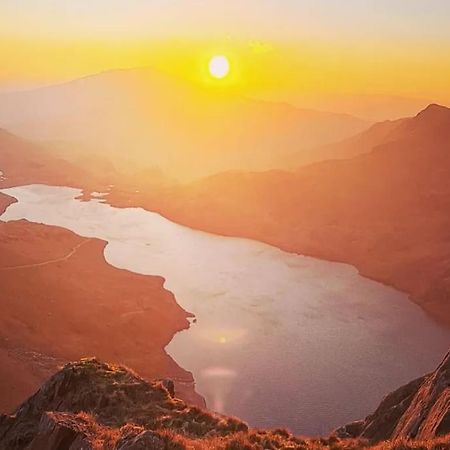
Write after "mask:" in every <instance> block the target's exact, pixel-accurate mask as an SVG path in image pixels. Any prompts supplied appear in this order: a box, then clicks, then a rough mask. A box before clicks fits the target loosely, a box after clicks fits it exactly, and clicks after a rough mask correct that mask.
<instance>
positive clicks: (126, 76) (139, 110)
mask: <svg viewBox="0 0 450 450" xmlns="http://www.w3.org/2000/svg"><path fill="white" fill-rule="evenodd" d="M368 125H369V123H368V122H365V121H363V120H360V119H357V118H355V117H352V116H349V115H345V114H334V113H326V112H318V111H313V110H305V109H299V108H295V107H293V106H290V105H288V104H285V103H273V102H266V101H261V100H251V99H247V98H243V97H241V96H239V95H237V94H236V93H234V92H232V91H229V90H226V89H220V88H219V89H215V88H211V87H203V86H198V85H194V84H191V83H188V82H185V81H181V80H179V79H176V78H173V77H170V76H168V75H164V74H162V73H159V72H157V71H154V70H151V69H133V70H117V71H111V72H105V73H101V74H98V75H93V76H90V77H86V78H82V79H78V80H75V81H72V82H69V83H65V84H61V85H57V86H50V87H46V88H41V89H38V90H34V91H28V92H18V93H9V94H3V95H2V96H0V127H3V128H6V129H8V130H10V131H12V132H14V133H16V134H18V135H20V136H23V137H26V138H29V139H32V140H36V141H45V142H46V144H50V145H51V146H52V148H53V149H54V152H55V154H56V155H58V156H62V157H64V158H67V159H69V160H70V161H71V162H77V163H81V164H82V165H83V166H84V167H89V163H90V161H91V159H92V158H94V159H97V160H98V159H102V160H106V161H107V162H108V164H111V165H112V166H113V167H114V168H115V169H116V170H118V171H120V172H122V173H126V174H130V173H131V174H134V173H137V172H140V171H141V170H143V169H152V170H159V171H162V172H163V173H164V175H165V176H167V177H170V178H172V177H175V178H181V179H184V180H189V179H193V178H196V177H200V176H207V175H210V174H212V173H215V172H219V171H223V170H229V169H242V170H266V169H269V168H274V167H279V164H280V161H281V160H282V159H283V155H287V154H291V153H293V152H295V151H301V152H302V154H303V156H304V160H305V161H307V162H311V161H315V160H317V158H316V156H315V155H314V153H311V152H309V148H311V147H314V146H318V145H322V144H326V143H330V142H334V141H336V140H339V139H343V138H345V137H348V136H351V135H353V134H355V133H357V132H358V131H362V130H363V129H365V128H366V127H367V126H368Z"/></svg>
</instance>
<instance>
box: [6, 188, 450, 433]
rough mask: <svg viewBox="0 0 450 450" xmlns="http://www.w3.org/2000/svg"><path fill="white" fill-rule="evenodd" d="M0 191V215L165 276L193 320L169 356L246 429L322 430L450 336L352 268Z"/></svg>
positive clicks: (411, 372)
mask: <svg viewBox="0 0 450 450" xmlns="http://www.w3.org/2000/svg"><path fill="white" fill-rule="evenodd" d="M0 192H3V193H5V194H7V195H10V196H12V197H15V198H16V199H17V200H18V202H17V203H15V204H12V205H11V206H9V207H8V209H7V210H6V212H5V213H4V214H3V215H2V216H1V218H0V219H1V220H3V221H10V220H18V219H27V220H29V221H31V222H37V223H44V224H47V225H57V226H60V227H64V228H66V229H69V230H72V231H73V232H75V233H77V234H79V235H81V236H85V237H95V238H99V239H103V240H105V241H107V242H108V244H107V246H106V248H105V258H106V260H107V261H108V263H110V264H111V265H113V266H115V267H118V268H124V269H127V270H130V271H133V272H137V273H141V274H148V275H160V276H162V277H164V278H165V280H166V282H165V287H166V288H167V289H168V290H170V291H172V292H173V293H174V295H175V297H176V300H177V302H178V303H179V304H180V305H181V306H182V307H183V308H184V309H185V310H187V311H189V312H191V313H193V314H194V315H195V321H192V323H191V327H190V329H189V330H185V331H182V332H180V333H177V334H176V335H175V337H174V338H173V340H172V341H171V342H170V344H169V345H168V346H167V347H166V350H167V352H168V353H169V354H170V355H171V356H172V358H174V360H175V361H176V362H177V363H178V364H179V365H180V366H181V367H183V368H184V369H186V370H189V371H191V372H192V373H193V375H194V379H195V382H196V389H197V391H198V392H199V393H200V394H201V395H203V396H204V398H205V399H206V402H207V405H208V407H209V408H211V409H214V410H216V411H219V412H223V413H226V414H231V415H236V416H238V417H240V418H242V419H244V420H246V421H248V422H249V424H251V425H253V426H259V427H279V426H280V427H288V428H289V429H291V430H292V431H293V432H295V433H301V434H320V433H325V432H328V431H330V430H332V429H333V428H335V427H337V426H339V425H342V424H345V423H346V422H349V421H351V420H354V419H359V418H363V417H364V416H365V415H367V414H368V413H370V412H372V411H373V409H374V408H375V407H376V406H377V404H378V402H379V401H380V400H381V398H382V397H383V396H384V395H385V394H387V393H388V392H389V391H391V390H393V389H395V388H397V387H399V386H400V385H401V384H403V383H405V382H408V381H410V380H412V379H413V378H415V377H417V376H419V375H422V374H424V373H425V372H427V371H430V370H432V369H434V368H435V366H436V365H437V363H438V362H440V361H441V359H442V357H443V356H444V353H445V352H446V351H447V349H448V344H449V343H450V331H449V330H447V329H445V328H443V327H441V326H440V325H438V324H437V323H435V322H434V321H433V320H431V319H430V318H429V317H427V316H426V315H425V314H424V313H423V312H422V310H421V309H420V308H419V307H418V306H416V305H415V304H414V303H412V302H411V301H409V300H408V298H407V295H405V294H404V293H401V292H399V291H396V290H395V289H393V288H390V287H387V286H384V285H382V284H380V283H377V282H374V281H371V280H369V279H367V278H364V277H362V276H360V275H359V274H358V272H357V270H356V269H355V268H354V267H352V266H350V265H346V264H340V263H335V262H328V261H322V260H319V259H315V258H310V257H305V256H301V255H296V254H291V253H287V252H283V251H281V250H279V249H277V248H275V247H271V246H269V245H267V244H263V243H260V242H257V241H252V240H248V239H240V238H231V237H222V236H217V235H213V234H209V233H204V232H200V231H196V230H192V229H190V228H187V227H184V226H181V225H178V224H175V223H173V222H171V221H169V220H167V219H165V218H164V217H162V216H160V215H159V214H156V213H153V212H149V211H146V210H144V209H141V208H114V207H111V206H109V205H108V204H106V203H104V202H103V201H102V200H101V199H94V200H91V201H89V202H82V201H80V200H77V199H76V197H77V196H78V195H80V193H81V191H80V190H78V189H73V188H66V187H55V186H44V185H30V186H21V187H15V188H9V189H2V190H1V191H0ZM106 198H107V197H106Z"/></svg>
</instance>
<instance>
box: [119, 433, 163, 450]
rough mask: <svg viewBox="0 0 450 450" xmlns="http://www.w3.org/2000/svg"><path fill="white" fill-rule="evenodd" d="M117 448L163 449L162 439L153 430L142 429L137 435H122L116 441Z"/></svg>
mask: <svg viewBox="0 0 450 450" xmlns="http://www.w3.org/2000/svg"><path fill="white" fill-rule="evenodd" d="M116 448H117V450H148V449H152V450H164V449H165V448H166V445H165V442H164V440H163V439H162V438H161V437H160V436H159V435H158V434H157V433H154V432H153V431H143V432H142V433H140V434H138V435H137V436H131V437H124V438H122V439H121V440H120V441H119V442H118V443H117V447H116Z"/></svg>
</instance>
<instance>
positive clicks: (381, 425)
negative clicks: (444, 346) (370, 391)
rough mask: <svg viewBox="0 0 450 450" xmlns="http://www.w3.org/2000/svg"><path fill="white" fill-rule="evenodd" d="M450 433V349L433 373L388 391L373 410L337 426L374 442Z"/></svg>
mask: <svg viewBox="0 0 450 450" xmlns="http://www.w3.org/2000/svg"><path fill="white" fill-rule="evenodd" d="M447 433H450V352H449V353H447V355H446V357H445V358H444V361H443V362H442V363H441V364H440V365H439V367H438V368H437V369H436V370H435V371H434V372H433V373H431V374H429V375H425V376H423V377H421V378H418V379H416V380H414V381H411V382H410V383H408V384H406V385H405V386H402V387H401V388H399V389H397V390H396V391H394V392H392V393H390V394H389V395H387V396H386V397H385V398H384V400H383V401H382V402H381V403H380V405H379V406H378V408H377V409H376V410H375V412H374V413H373V414H371V415H370V416H368V417H366V419H365V420H363V421H359V422H353V423H351V424H348V425H345V426H344V427H341V428H339V429H338V430H337V434H338V435H339V436H342V437H344V436H345V437H362V438H366V439H369V440H370V441H371V442H379V441H382V440H388V439H398V438H410V439H432V438H434V437H437V436H443V435H445V434H447Z"/></svg>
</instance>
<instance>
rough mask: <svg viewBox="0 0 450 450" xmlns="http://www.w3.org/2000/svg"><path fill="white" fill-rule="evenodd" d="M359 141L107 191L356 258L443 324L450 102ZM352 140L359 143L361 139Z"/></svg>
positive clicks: (189, 221)
mask: <svg viewBox="0 0 450 450" xmlns="http://www.w3.org/2000/svg"><path fill="white" fill-rule="evenodd" d="M351 143H353V144H354V146H356V147H358V148H359V150H358V148H353V147H351V150H352V152H354V153H357V152H358V151H361V150H362V151H369V149H371V150H370V151H369V152H368V153H365V154H360V155H358V156H355V157H353V158H348V159H342V160H329V161H323V162H319V163H315V164H312V165H309V166H305V167H301V168H299V169H298V170H295V171H291V172H289V171H281V170H277V171H274V170H272V171H266V172H237V171H229V172H225V173H221V174H217V175H214V176H211V177H207V178H204V179H202V180H198V181H195V182H192V183H189V184H185V185H182V186H176V187H172V188H166V189H163V190H159V191H148V192H140V193H138V194H136V193H132V192H129V191H122V192H121V191H119V190H118V191H116V192H113V193H112V194H111V195H110V196H109V201H110V202H111V203H113V204H115V205H116V206H120V205H126V206H132V205H138V206H143V207H145V208H147V209H149V210H153V211H157V212H160V213H161V214H163V215H164V216H166V217H168V218H170V219H171V220H174V221H176V222H178V223H182V224H184V225H187V226H190V227H193V228H197V229H201V230H205V231H209V232H213V233H217V234H222V235H230V236H241V237H246V238H252V239H257V240H259V241H262V242H267V243H269V244H272V245H275V246H277V247H279V248H282V249H284V250H286V251H291V252H296V253H302V254H308V255H312V256H316V257H320V258H323V259H328V260H334V261H342V262H346V263H350V264H352V265H354V266H356V267H357V268H358V269H359V271H360V272H361V273H362V274H363V275H365V276H368V277H370V278H373V279H376V280H379V281H382V282H384V283H386V284H389V285H392V286H395V287H396V288H398V289H400V290H403V291H406V292H408V293H409V294H411V296H412V299H413V300H414V301H416V302H418V303H419V304H420V305H421V306H422V307H423V308H424V309H425V310H426V311H427V312H428V313H430V314H432V315H433V316H434V317H435V318H436V319H438V320H440V321H442V322H445V323H446V324H447V325H448V324H450V215H449V213H448V212H449V211H450V110H449V109H448V108H446V107H443V106H439V105H430V106H429V107H427V108H426V109H425V110H423V111H421V112H420V113H419V114H417V115H416V116H415V117H411V118H407V119H403V120H400V121H396V122H391V123H385V124H379V125H377V126H376V127H373V128H371V129H370V130H369V131H368V132H367V133H366V134H363V135H359V136H357V137H356V138H353V139H351V140H350V141H347V143H346V144H345V145H349V146H350V144H351ZM362 143H365V144H364V145H362Z"/></svg>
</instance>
